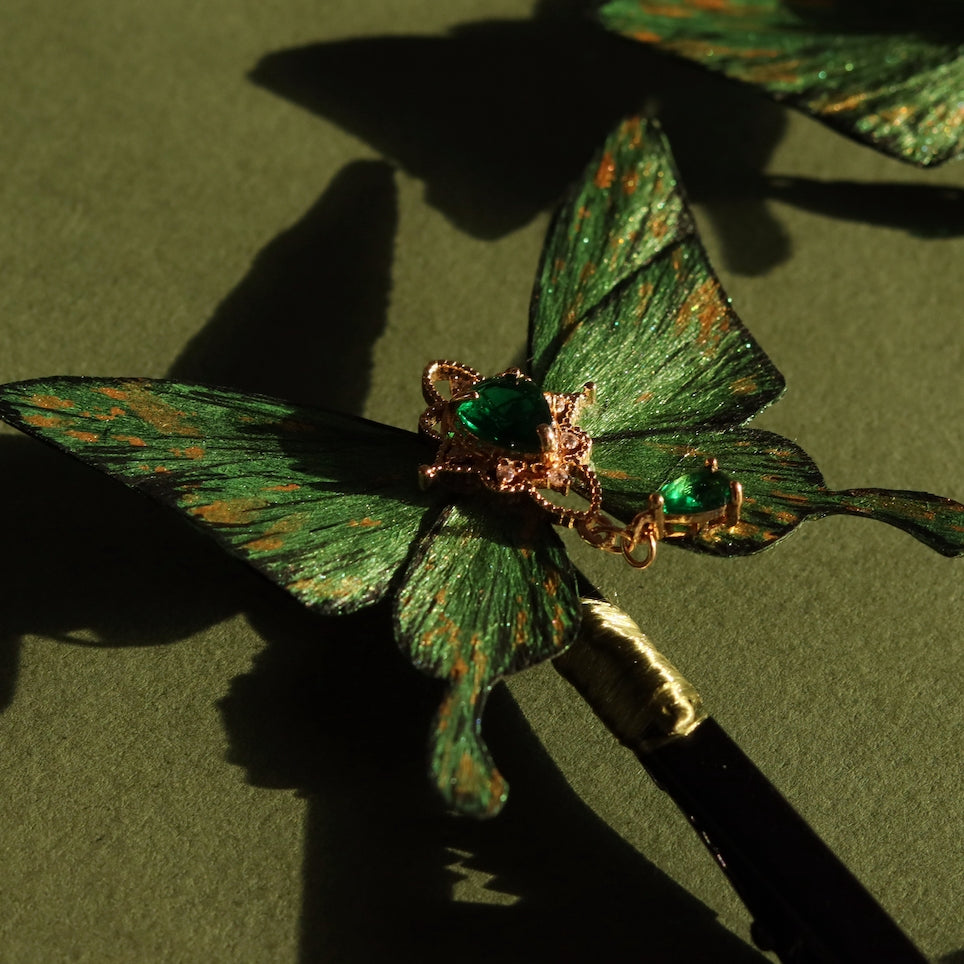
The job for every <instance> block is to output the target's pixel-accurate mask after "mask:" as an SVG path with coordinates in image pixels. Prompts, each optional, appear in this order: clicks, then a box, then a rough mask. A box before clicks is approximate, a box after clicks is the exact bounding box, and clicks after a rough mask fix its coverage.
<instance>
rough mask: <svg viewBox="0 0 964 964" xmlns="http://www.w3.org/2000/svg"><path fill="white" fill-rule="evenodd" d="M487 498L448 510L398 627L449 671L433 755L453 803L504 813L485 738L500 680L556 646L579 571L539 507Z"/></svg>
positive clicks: (411, 650) (574, 604)
mask: <svg viewBox="0 0 964 964" xmlns="http://www.w3.org/2000/svg"><path fill="white" fill-rule="evenodd" d="M486 502H487V500H486V498H485V497H484V496H483V497H480V498H472V499H466V500H464V501H460V502H456V503H455V504H452V505H449V506H447V507H446V508H445V509H443V510H442V513H441V515H440V516H439V518H438V519H437V521H436V523H435V525H434V527H433V528H432V530H431V531H430V532H429V533H428V534H427V535H426V537H425V538H424V540H423V541H422V544H421V545H420V547H419V549H418V551H417V552H416V554H415V556H414V558H413V559H412V561H411V563H410V564H409V567H408V570H407V571H406V573H405V576H404V578H403V581H402V583H401V586H400V588H399V591H398V595H397V597H396V608H395V618H396V623H397V635H398V638H399V640H400V641H401V644H402V646H403V648H404V649H406V650H407V652H408V654H409V657H410V658H411V660H412V662H413V663H414V664H415V665H416V666H417V667H418V668H419V669H422V670H423V671H425V672H427V673H430V674H432V675H433V676H438V677H441V678H442V679H444V680H446V681H447V683H448V686H449V689H448V693H447V695H446V697H445V700H444V701H443V703H442V706H441V708H440V710H439V713H438V716H437V717H436V723H435V735H434V739H433V740H432V745H431V749H430V765H431V768H432V772H433V774H434V777H435V781H436V785H437V786H438V788H439V790H440V791H441V793H442V796H443V797H444V799H445V800H446V801H447V802H448V804H449V805H450V806H451V807H452V808H453V809H455V810H458V811H461V812H462V813H467V814H471V815H472V816H476V817H487V816H492V815H494V814H495V813H497V812H498V811H499V810H500V809H501V807H502V804H503V802H504V801H505V799H506V794H507V792H508V786H507V784H506V782H505V780H504V778H503V777H502V775H501V774H500V773H499V771H498V770H497V769H496V768H495V766H494V764H493V763H492V760H491V757H490V756H489V752H488V750H487V748H486V746H485V744H484V743H483V741H482V738H481V725H482V711H483V708H484V704H485V700H486V697H487V696H488V694H489V691H490V690H491V689H492V687H493V686H494V685H495V683H496V681H497V680H498V679H499V678H500V677H502V676H506V675H508V674H510V673H515V672H518V671H519V670H521V669H525V668H526V667H527V666H531V665H534V664H535V663H539V662H541V661H543V660H546V659H550V658H552V657H553V656H558V655H559V654H560V653H561V652H562V651H563V650H564V649H565V648H566V646H568V645H569V643H570V642H572V639H573V637H574V636H575V633H576V630H577V629H578V626H579V618H580V603H579V594H578V591H577V588H576V576H575V571H574V570H573V568H572V565H571V563H570V562H569V559H568V556H567V555H566V552H565V550H564V549H563V546H562V543H561V542H560V541H559V537H558V536H557V535H556V534H555V532H554V531H553V529H552V525H551V524H550V522H549V521H548V519H546V518H545V516H543V515H542V514H541V513H539V512H532V511H531V509H530V510H529V511H526V507H524V506H523V507H517V508H516V509H513V507H512V506H507V505H505V504H504V503H497V502H493V503H492V504H486Z"/></svg>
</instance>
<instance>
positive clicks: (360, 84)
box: [250, 4, 789, 274]
mask: <svg viewBox="0 0 964 964" xmlns="http://www.w3.org/2000/svg"><path fill="white" fill-rule="evenodd" d="M250 78H251V80H252V81H253V82H254V83H256V84H258V85H260V86H262V87H264V88H266V89H268V90H270V91H272V92H273V93H275V94H277V95H279V96H281V97H284V98H286V99H288V100H290V101H292V102H294V103H296V104H299V105H300V106H302V107H304V108H306V109H307V110H310V111H312V112H314V113H316V114H318V115H320V116H322V117H325V118H327V119H328V120H330V121H333V122H334V123H336V124H338V125H339V126H341V127H343V128H345V129H346V130H348V131H350V132H351V133H352V134H354V135H355V136H357V137H360V138H362V139H363V140H365V141H367V142H368V143H369V144H371V145H372V146H373V147H374V148H375V149H376V150H377V151H379V152H380V153H381V154H383V155H384V156H386V157H389V158H392V159H393V160H394V161H395V162H396V163H398V164H399V165H400V166H401V167H402V168H403V169H404V170H405V171H406V172H407V173H409V174H410V175H412V176H413V177H416V178H418V179H420V180H422V181H423V182H424V183H425V198H426V201H427V202H428V203H429V204H431V205H432V206H434V207H436V208H437V209H438V210H440V211H441V212H442V213H443V214H444V215H445V216H446V217H447V218H449V219H450V220H451V221H452V222H453V223H454V224H455V225H456V226H458V227H459V228H460V229H462V230H464V231H466V232H468V233H469V234H472V235H474V236H476V237H480V238H496V237H500V236H502V235H504V234H507V233H509V232H511V231H513V230H515V229H516V228H518V227H520V226H522V225H524V224H526V223H528V222H529V221H530V220H531V219H532V218H533V217H534V216H535V215H536V214H537V213H538V212H540V211H542V210H545V209H547V208H548V207H550V206H551V205H552V204H553V203H554V202H555V200H556V199H557V198H558V197H559V196H560V195H561V194H562V193H563V191H564V190H565V189H566V187H567V186H568V185H569V183H570V182H571V181H572V180H573V179H574V178H575V177H576V176H577V175H578V174H579V173H580V171H581V170H582V168H583V166H584V165H585V164H586V162H587V161H588V159H589V158H590V156H591V155H592V153H593V152H594V151H595V149H596V148H597V146H598V145H599V143H601V141H602V140H603V138H604V136H605V134H606V133H607V132H608V131H609V130H610V129H611V128H612V127H613V126H614V124H615V123H616V122H617V120H618V119H619V118H620V117H623V116H625V115H627V114H631V113H635V112H638V111H640V110H643V109H646V110H652V109H653V108H654V107H656V108H658V111H657V112H658V114H659V117H660V119H661V120H662V121H663V124H664V126H665V128H666V129H667V132H668V133H669V135H670V138H671V141H672V143H673V148H674V151H675V153H676V156H677V160H678V161H679V164H680V167H681V169H682V172H683V175H684V178H685V180H686V184H687V187H688V189H689V191H690V192H691V194H692V195H693V197H694V198H695V199H696V200H698V201H701V202H703V203H704V204H705V206H706V208H707V210H708V212H709V214H710V217H711V218H713V220H714V227H715V229H716V231H717V233H718V234H719V235H720V236H721V238H722V240H723V246H724V251H725V256H726V258H727V262H728V264H729V266H730V267H731V268H732V269H733V270H735V271H741V272H745V273H751V274H755V273H761V272H763V271H765V270H767V269H768V268H770V267H772V266H773V265H774V264H777V263H779V262H780V261H782V260H783V259H784V258H786V257H787V256H788V254H789V241H788V239H787V237H786V235H785V234H784V232H783V231H782V229H781V228H780V226H779V224H778V223H777V222H776V221H775V220H774V219H773V218H772V217H771V215H770V214H769V212H768V211H767V209H766V205H765V201H764V199H763V198H762V197H756V198H755V197H753V196H752V193H751V192H750V191H749V190H744V191H743V196H742V199H741V206H740V218H739V219H735V218H734V216H733V210H732V206H730V205H727V204H726V200H727V198H728V197H729V196H730V195H731V194H732V192H733V189H734V185H740V184H743V185H752V184H754V183H756V181H757V180H758V179H759V172H760V170H761V168H762V167H763V165H764V164H765V162H766V160H767V158H768V157H769V155H770V152H771V150H772V148H773V146H774V145H775V143H776V142H777V141H778V139H779V137H780V134H781V132H782V130H783V126H784V123H785V120H784V114H783V110H782V109H781V108H780V107H778V106H776V105H774V104H772V103H770V102H769V101H767V100H766V99H764V98H762V97H761V96H759V95H758V94H757V93H756V92H754V91H751V90H748V89H746V88H741V87H739V86H737V85H732V84H727V83H723V82H720V80H719V78H716V77H712V76H710V75H709V74H707V73H705V72H703V71H699V70H697V69H695V68H693V67H692V66H690V65H688V64H684V63H680V62H678V61H675V60H673V59H671V58H667V57H663V56H660V55H659V54H657V53H654V52H653V51H651V50H649V49H648V48H646V47H645V46H644V45H641V44H634V43H631V42H629V41H627V40H625V39H623V38H621V37H617V36H614V35H612V34H609V33H606V32H605V31H603V30H602V29H601V28H599V27H598V26H597V25H595V24H594V23H593V22H592V21H591V20H589V19H588V18H587V17H586V16H585V15H584V14H583V13H582V12H581V11H578V10H575V11H574V10H571V9H566V8H565V7H564V6H563V5H555V6H554V5H552V4H543V7H542V11H541V12H540V13H539V14H538V17H537V19H535V20H531V21H490V22H480V23H470V24H463V25H460V26H458V27H454V28H452V29H451V30H450V31H449V32H448V33H447V34H446V35H444V36H385V37H366V38H361V39H349V40H341V41H334V42H324V43H316V44H311V45H308V46H304V47H298V48H292V49H289V50H281V51H276V52H274V53H271V54H268V55H267V56H265V57H264V58H262V60H261V61H260V62H259V63H258V64H257V65H256V67H255V68H254V69H253V70H252V72H251V74H250ZM736 220H739V222H740V223H739V224H735V221H736ZM748 240H749V243H748Z"/></svg>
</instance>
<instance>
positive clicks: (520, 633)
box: [514, 609, 529, 646]
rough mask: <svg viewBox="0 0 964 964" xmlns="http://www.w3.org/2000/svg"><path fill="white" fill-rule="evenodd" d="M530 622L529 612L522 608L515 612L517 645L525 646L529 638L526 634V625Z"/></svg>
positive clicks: (515, 638)
mask: <svg viewBox="0 0 964 964" xmlns="http://www.w3.org/2000/svg"><path fill="white" fill-rule="evenodd" d="M528 622H529V614H528V613H527V612H526V611H525V610H524V609H520V610H519V611H518V612H517V613H516V614H515V637H514V642H515V645H516V646H524V645H525V643H526V640H527V638H528V636H527V634H526V626H527V624H528Z"/></svg>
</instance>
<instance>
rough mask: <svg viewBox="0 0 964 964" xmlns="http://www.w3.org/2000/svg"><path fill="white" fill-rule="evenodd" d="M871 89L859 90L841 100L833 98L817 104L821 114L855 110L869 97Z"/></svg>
mask: <svg viewBox="0 0 964 964" xmlns="http://www.w3.org/2000/svg"><path fill="white" fill-rule="evenodd" d="M869 96H870V91H866V90H865V91H859V92H858V93H856V94H850V95H849V96H848V97H841V98H840V100H831V101H827V102H826V103H823V104H820V105H819V106H817V108H816V109H817V110H819V111H820V113H821V114H839V113H840V112H841V111H848V110H853V109H854V108H856V107H859V106H860V105H861V104H862V103H863V102H864V101H865V100H866V99H867V98H868V97H869Z"/></svg>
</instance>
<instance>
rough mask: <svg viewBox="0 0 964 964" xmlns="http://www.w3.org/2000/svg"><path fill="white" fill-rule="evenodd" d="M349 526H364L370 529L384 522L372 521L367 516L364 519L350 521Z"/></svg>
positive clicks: (379, 520)
mask: <svg viewBox="0 0 964 964" xmlns="http://www.w3.org/2000/svg"><path fill="white" fill-rule="evenodd" d="M348 524H349V525H350V526H352V527H356V526H362V527H363V528H365V529H370V528H371V527H372V526H380V525H381V524H382V521H381V519H371V518H369V517H368V516H367V515H366V516H365V518H364V519H349V520H348Z"/></svg>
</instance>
